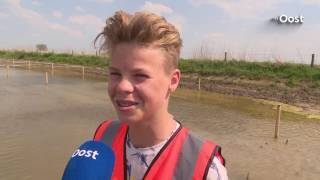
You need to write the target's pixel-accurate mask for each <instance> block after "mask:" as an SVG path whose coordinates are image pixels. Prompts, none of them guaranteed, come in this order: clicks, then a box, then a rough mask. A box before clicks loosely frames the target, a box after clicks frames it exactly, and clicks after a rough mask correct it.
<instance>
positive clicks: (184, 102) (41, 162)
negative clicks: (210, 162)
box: [0, 68, 320, 180]
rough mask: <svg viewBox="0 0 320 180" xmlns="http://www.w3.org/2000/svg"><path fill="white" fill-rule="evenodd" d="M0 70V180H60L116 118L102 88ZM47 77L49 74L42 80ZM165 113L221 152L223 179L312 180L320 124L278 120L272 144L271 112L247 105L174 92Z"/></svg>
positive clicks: (318, 161)
mask: <svg viewBox="0 0 320 180" xmlns="http://www.w3.org/2000/svg"><path fill="white" fill-rule="evenodd" d="M43 75H44V74H43V72H39V71H38V72H36V71H27V70H19V69H11V70H10V76H9V79H6V70H5V69H3V68H0V102H1V104H0V122H1V123H0V142H1V146H0V179H1V180H2V179H4V180H11V179H19V180H20V179H21V180H24V179H26V180H29V179H32V180H34V179H35V180H37V179H49V180H50V179H59V178H61V176H62V173H63V170H64V167H65V165H66V163H67V161H68V160H69V157H70V155H71V154H72V153H73V151H74V150H75V149H76V148H77V147H78V146H79V144H81V143H82V142H84V141H86V140H88V139H91V138H92V136H93V134H94V131H95V129H96V127H97V126H98V124H99V123H101V122H102V121H103V120H105V119H108V118H109V117H115V113H114V111H113V108H112V106H111V103H110V101H109V99H108V97H107V93H106V85H107V84H106V81H105V80H101V79H94V78H91V79H85V80H82V79H81V75H77V74H71V75H68V73H66V72H63V73H62V72H56V73H55V76H54V77H52V76H50V77H49V85H48V86H46V85H44V76H43ZM49 75H50V74H49ZM170 111H171V112H172V114H174V116H175V118H176V119H177V120H179V121H181V122H182V123H183V124H184V125H185V126H187V127H189V128H190V129H192V130H193V131H195V132H197V133H198V134H199V135H201V136H203V137H205V138H209V139H211V140H214V141H215V142H217V143H219V144H220V145H221V146H222V152H223V155H224V156H225V158H226V160H227V169H228V174H229V177H230V179H236V180H237V179H239V180H240V179H259V180H260V179H262V180H263V179H275V180H277V179H279V180H280V179H281V180H282V179H288V180H289V179H290V180H291V179H293V180H295V179H296V180H298V179H299V180H300V179H308V180H309V179H315V180H316V179H319V177H320V156H319V153H318V152H320V121H319V120H312V119H305V118H304V117H303V116H300V115H294V114H292V113H284V114H283V118H282V122H281V129H280V137H279V139H278V140H274V139H273V129H274V117H275V112H274V110H273V109H272V107H271V106H268V105H263V104H259V103H258V102H256V101H252V100H250V99H248V98H238V97H231V96H224V95H219V94H213V93H201V94H199V93H197V92H194V91H187V90H180V91H178V92H177V93H176V94H175V95H174V96H173V97H172V98H171V104H170Z"/></svg>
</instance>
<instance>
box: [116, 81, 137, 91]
mask: <svg viewBox="0 0 320 180" xmlns="http://www.w3.org/2000/svg"><path fill="white" fill-rule="evenodd" d="M117 90H118V91H119V92H123V93H132V92H133V90H134V85H133V84H132V82H131V81H130V80H129V79H128V78H122V79H121V80H120V81H119V83H118V86H117Z"/></svg>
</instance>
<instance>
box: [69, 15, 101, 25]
mask: <svg viewBox="0 0 320 180" xmlns="http://www.w3.org/2000/svg"><path fill="white" fill-rule="evenodd" d="M69 21H70V22H72V23H75V24H79V25H91V26H93V27H95V28H99V29H101V28H102V27H103V26H104V22H103V21H102V20H101V19H100V18H99V17H97V16H94V15H91V14H86V15H79V16H70V17H69Z"/></svg>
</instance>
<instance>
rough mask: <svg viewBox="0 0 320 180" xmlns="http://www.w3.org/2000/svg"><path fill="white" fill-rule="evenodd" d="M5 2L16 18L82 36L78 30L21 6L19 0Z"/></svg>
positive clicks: (71, 34)
mask: <svg viewBox="0 0 320 180" xmlns="http://www.w3.org/2000/svg"><path fill="white" fill-rule="evenodd" d="M5 2H6V3H7V4H8V5H9V6H8V7H9V9H10V10H11V12H12V14H14V15H16V16H17V17H18V18H21V19H23V20H25V21H26V22H28V23H30V24H33V25H36V26H40V27H44V28H48V29H51V30H58V31H61V32H64V33H67V34H68V35H70V36H74V37H80V36H82V33H81V32H80V31H77V30H73V29H71V28H69V27H66V26H63V25H61V24H57V23H53V22H50V21H48V20H47V19H45V18H44V17H43V16H41V15H40V14H39V13H37V12H35V11H33V10H30V9H27V8H24V7H22V6H21V4H20V0H6V1H5Z"/></svg>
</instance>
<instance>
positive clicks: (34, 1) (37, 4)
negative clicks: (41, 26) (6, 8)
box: [31, 0, 40, 6]
mask: <svg viewBox="0 0 320 180" xmlns="http://www.w3.org/2000/svg"><path fill="white" fill-rule="evenodd" d="M31 4H32V5H35V6H39V5H40V2H39V1H37V0H33V1H31Z"/></svg>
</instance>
